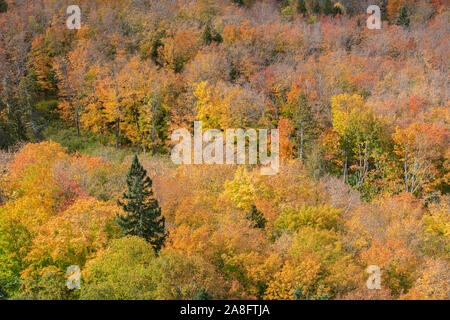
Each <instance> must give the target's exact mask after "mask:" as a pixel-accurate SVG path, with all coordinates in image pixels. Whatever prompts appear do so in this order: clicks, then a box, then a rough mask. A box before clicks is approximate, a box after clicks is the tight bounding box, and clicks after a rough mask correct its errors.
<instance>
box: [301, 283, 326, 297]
mask: <svg viewBox="0 0 450 320" xmlns="http://www.w3.org/2000/svg"><path fill="white" fill-rule="evenodd" d="M293 295H294V299H295V300H328V299H329V296H328V295H327V294H326V293H325V292H323V291H322V290H320V289H319V290H318V292H317V293H316V294H314V293H311V292H310V291H309V290H308V289H306V288H303V286H301V285H300V286H298V287H297V288H296V289H295V291H294V294H293Z"/></svg>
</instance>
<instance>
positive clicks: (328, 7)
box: [323, 0, 334, 16]
mask: <svg viewBox="0 0 450 320" xmlns="http://www.w3.org/2000/svg"><path fill="white" fill-rule="evenodd" d="M323 13H324V14H325V15H327V16H331V15H333V14H334V9H333V3H332V2H331V0H325V2H324V4H323Z"/></svg>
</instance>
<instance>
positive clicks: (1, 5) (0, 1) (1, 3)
mask: <svg viewBox="0 0 450 320" xmlns="http://www.w3.org/2000/svg"><path fill="white" fill-rule="evenodd" d="M7 10H8V4H7V3H6V1H5V0H0V13H2V12H6V11H7Z"/></svg>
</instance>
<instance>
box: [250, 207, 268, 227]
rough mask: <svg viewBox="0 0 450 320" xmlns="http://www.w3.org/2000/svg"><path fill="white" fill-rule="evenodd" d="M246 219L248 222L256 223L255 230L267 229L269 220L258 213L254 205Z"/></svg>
mask: <svg viewBox="0 0 450 320" xmlns="http://www.w3.org/2000/svg"><path fill="white" fill-rule="evenodd" d="M246 217H247V219H248V220H250V221H253V222H254V223H255V228H260V229H264V228H265V226H266V222H267V220H266V219H265V218H264V215H263V214H262V213H261V212H260V211H258V209H257V208H256V206H255V205H254V204H253V205H252V208H251V210H250V212H249V213H247V216H246Z"/></svg>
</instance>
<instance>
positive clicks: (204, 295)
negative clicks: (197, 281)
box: [194, 288, 213, 300]
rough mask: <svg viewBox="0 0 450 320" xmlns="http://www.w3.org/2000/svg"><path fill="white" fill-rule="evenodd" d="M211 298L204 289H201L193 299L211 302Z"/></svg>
mask: <svg viewBox="0 0 450 320" xmlns="http://www.w3.org/2000/svg"><path fill="white" fill-rule="evenodd" d="M212 299H213V297H212V295H210V294H209V293H208V292H207V291H206V289H205V288H201V289H200V291H199V292H198V294H197V295H196V296H195V297H194V300H212Z"/></svg>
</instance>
